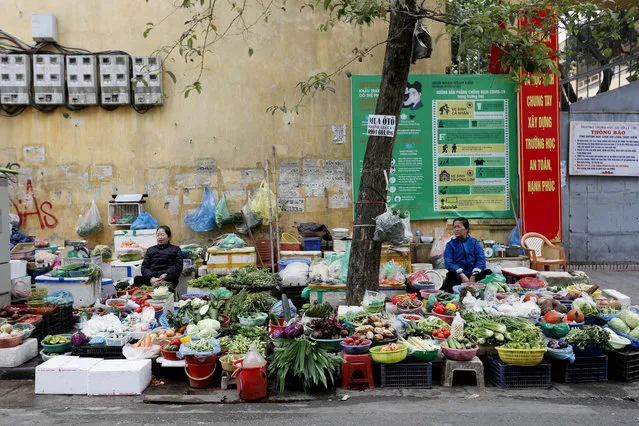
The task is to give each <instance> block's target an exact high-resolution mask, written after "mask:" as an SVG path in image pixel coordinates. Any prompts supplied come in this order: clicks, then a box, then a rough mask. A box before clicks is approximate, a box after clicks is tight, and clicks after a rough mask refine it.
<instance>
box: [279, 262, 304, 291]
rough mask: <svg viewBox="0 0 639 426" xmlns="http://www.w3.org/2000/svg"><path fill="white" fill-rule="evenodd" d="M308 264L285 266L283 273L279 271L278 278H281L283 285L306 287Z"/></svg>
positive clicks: (298, 263)
mask: <svg viewBox="0 0 639 426" xmlns="http://www.w3.org/2000/svg"><path fill="white" fill-rule="evenodd" d="M308 270H309V268H308V264H306V263H304V262H293V263H290V264H288V265H287V266H286V268H285V269H284V270H283V271H280V272H279V274H280V277H282V284H284V285H291V286H293V285H296V286H298V285H306V282H307V281H308Z"/></svg>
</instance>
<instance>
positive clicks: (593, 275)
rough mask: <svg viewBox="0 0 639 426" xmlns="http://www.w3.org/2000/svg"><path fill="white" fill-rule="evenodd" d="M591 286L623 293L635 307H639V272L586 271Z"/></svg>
mask: <svg viewBox="0 0 639 426" xmlns="http://www.w3.org/2000/svg"><path fill="white" fill-rule="evenodd" d="M585 272H586V274H587V275H588V277H589V278H590V283H591V284H598V285H599V287H601V288H608V289H613V290H617V291H620V292H622V293H623V294H625V295H626V296H629V297H630V300H631V303H632V304H633V305H639V271H605V270H604V271H602V270H595V271H585Z"/></svg>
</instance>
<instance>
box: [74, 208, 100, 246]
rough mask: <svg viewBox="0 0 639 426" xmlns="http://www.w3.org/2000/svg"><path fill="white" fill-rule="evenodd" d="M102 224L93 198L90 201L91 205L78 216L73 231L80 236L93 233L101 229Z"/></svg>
mask: <svg viewBox="0 0 639 426" xmlns="http://www.w3.org/2000/svg"><path fill="white" fill-rule="evenodd" d="M103 228H104V224H103V223H102V217H101V216H100V211H99V210H98V206H97V205H96V204H95V200H93V201H91V207H89V210H88V211H87V212H86V213H85V214H84V215H80V216H79V217H78V223H77V224H76V226H75V232H77V233H78V235H79V236H81V237H82V238H84V237H88V236H90V235H95V234H97V233H98V232H100V231H102V229H103Z"/></svg>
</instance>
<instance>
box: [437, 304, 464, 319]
mask: <svg viewBox="0 0 639 426" xmlns="http://www.w3.org/2000/svg"><path fill="white" fill-rule="evenodd" d="M458 310H459V303H457V302H448V303H446V304H444V303H443V302H435V305H433V313H435V314H438V315H449V316H450V315H455V313H456V312H457V311H458Z"/></svg>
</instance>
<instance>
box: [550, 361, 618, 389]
mask: <svg viewBox="0 0 639 426" xmlns="http://www.w3.org/2000/svg"><path fill="white" fill-rule="evenodd" d="M552 378H553V380H554V381H557V382H563V383H586V382H606V381H608V357H607V356H606V355H601V356H596V357H579V358H575V362H574V363H572V364H571V363H570V362H568V361H555V360H553V361H552Z"/></svg>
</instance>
